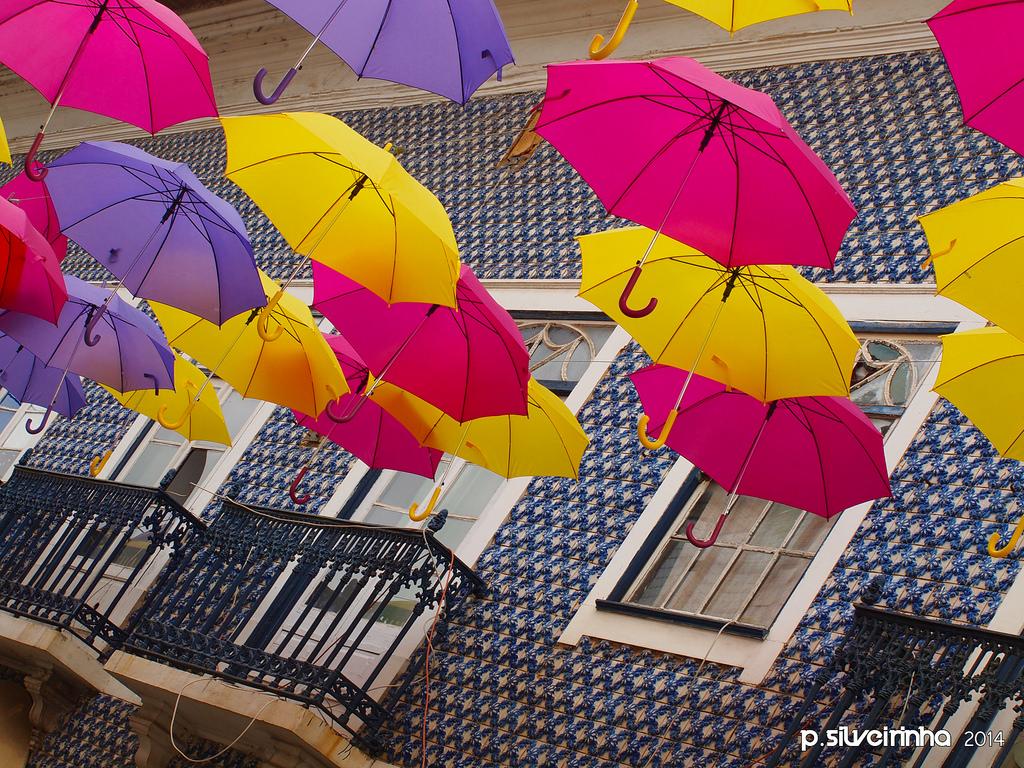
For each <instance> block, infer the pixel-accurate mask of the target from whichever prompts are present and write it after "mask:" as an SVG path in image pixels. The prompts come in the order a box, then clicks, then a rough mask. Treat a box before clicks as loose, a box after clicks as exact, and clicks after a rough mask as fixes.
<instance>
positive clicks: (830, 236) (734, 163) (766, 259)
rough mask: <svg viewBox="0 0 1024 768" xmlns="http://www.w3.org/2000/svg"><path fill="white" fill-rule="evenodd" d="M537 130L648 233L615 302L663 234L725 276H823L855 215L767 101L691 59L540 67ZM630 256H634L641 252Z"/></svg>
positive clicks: (611, 208) (638, 312)
mask: <svg viewBox="0 0 1024 768" xmlns="http://www.w3.org/2000/svg"><path fill="white" fill-rule="evenodd" d="M536 130H537V133H538V134H540V135H541V136H543V137H544V138H545V139H547V140H548V141H549V142H551V143H552V144H553V145H554V146H555V148H556V149H558V151H559V152H561V153H562V155H563V156H564V157H565V158H566V160H568V161H569V162H570V163H572V165H573V166H574V167H575V168H576V170H577V171H579V172H580V174H581V175H582V176H583V178H584V179H586V181H587V183H589V184H590V186H591V187H593V188H594V191H595V192H596V193H597V196H598V197H599V198H600V199H601V202H602V203H604V205H605V207H606V208H607V209H608V212H609V213H611V214H614V215H616V216H622V217H624V218H627V219H631V220H632V221H635V222H636V223H638V224H642V225H643V226H645V227H648V228H650V229H653V230H655V233H654V237H653V239H652V240H651V244H650V246H649V247H648V249H647V252H646V253H645V254H643V256H641V257H640V258H639V260H638V261H637V266H636V269H635V270H634V273H633V277H632V279H631V280H630V282H629V283H628V284H627V286H626V288H625V290H624V292H623V294H622V299H621V301H620V307H621V308H622V311H623V312H624V313H625V314H627V315H629V316H630V317H644V316H645V315H648V314H650V313H651V312H653V311H654V307H655V306H656V304H657V299H652V301H651V302H650V304H649V305H648V306H646V307H643V308H641V309H633V308H631V307H629V306H628V300H629V297H630V294H631V293H632V290H633V288H634V287H635V286H636V282H637V280H639V278H640V274H641V271H642V268H643V265H644V263H645V261H646V259H647V257H648V256H649V255H650V252H651V250H652V249H653V248H654V245H655V243H656V242H657V239H658V237H659V236H660V235H661V234H666V235H668V236H669V237H671V238H674V239H675V240H679V241H681V242H683V243H686V244H687V245H690V246H692V247H694V248H696V249H697V250H699V251H701V252H703V253H705V254H707V255H708V256H710V257H711V258H713V259H715V261H718V262H719V263H721V264H723V265H724V266H726V267H738V266H748V265H752V264H797V265H800V264H802V265H808V266H815V267H826V268H832V267H833V265H834V264H835V258H836V254H837V252H838V251H839V247H840V245H841V244H842V241H843V237H844V236H845V234H846V230H847V229H848V228H849V226H850V222H851V221H853V218H854V216H856V210H855V209H854V207H853V204H852V203H851V202H850V199H849V198H848V197H847V196H846V193H845V192H843V189H842V187H840V186H839V182H838V181H836V178H835V176H833V175H832V172H831V171H830V170H829V169H828V167H827V166H826V165H825V164H824V163H823V162H822V161H821V159H820V158H819V157H818V156H817V155H815V154H814V152H812V151H811V149H810V148H809V147H808V146H807V145H806V144H804V142H803V140H802V139H801V138H800V137H799V136H798V135H797V134H796V132H795V131H794V130H793V128H792V127H790V125H789V123H788V122H786V119H785V118H784V117H783V116H782V113H781V112H779V109H778V107H776V106H775V104H774V102H773V101H772V100H771V98H770V97H769V96H767V95H766V94H764V93H760V92H758V91H752V90H749V89H747V88H743V87H742V86H739V85H736V84H735V83H732V82H730V81H729V80H726V79H725V78H723V77H720V76H719V75H717V74H715V73H714V72H712V71H711V70H709V69H706V68H705V67H703V66H701V65H700V64H698V63H697V62H696V61H693V60H692V59H686V58H667V59H660V60H657V61H613V62H596V61H585V62H572V63H568V64H556V65H552V66H550V67H548V88H547V94H546V96H545V99H544V106H543V110H542V111H541V115H540V119H539V121H538V123H537V129H536ZM638 256H639V254H638Z"/></svg>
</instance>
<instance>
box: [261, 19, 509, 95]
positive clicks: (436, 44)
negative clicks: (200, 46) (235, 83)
mask: <svg viewBox="0 0 1024 768" xmlns="http://www.w3.org/2000/svg"><path fill="white" fill-rule="evenodd" d="M269 2H270V4H271V5H273V6H274V7H276V8H279V9H280V10H281V11H283V12H284V13H286V14H288V15H289V16H290V17H291V18H293V19H294V20H295V21H297V22H298V23H299V24H301V25H302V26H303V27H305V28H306V30H307V31H309V33H310V34H312V35H315V38H314V40H313V43H312V44H310V46H309V48H307V49H306V52H305V53H304V54H303V55H302V58H300V59H299V61H298V62H296V64H295V66H294V67H292V69H291V70H290V71H289V72H288V74H287V75H285V79H284V80H283V81H282V83H281V85H280V86H279V87H278V88H277V90H276V91H275V93H274V94H273V95H270V96H267V95H264V93H263V88H262V83H263V78H264V77H265V76H266V70H265V69H264V70H261V71H260V74H258V75H257V77H256V82H255V83H254V90H255V92H256V97H257V99H259V100H260V101H261V102H263V103H264V104H271V103H273V102H275V101H277V99H278V98H279V97H280V96H281V94H282V93H283V92H284V89H285V88H287V87H288V83H289V82H291V80H292V78H293V77H295V74H296V72H297V71H298V69H299V68H301V67H302V62H303V61H304V60H305V58H306V56H308V55H309V52H310V51H311V50H312V49H313V46H314V45H315V44H316V42H318V41H319V42H322V43H323V44H324V45H326V46H327V47H328V48H330V49H331V50H332V51H334V53H335V54H337V55H338V56H339V57H340V58H342V59H344V60H345V62H346V63H347V64H348V65H349V66H350V67H352V69H353V70H354V71H355V73H356V74H357V75H358V76H359V77H372V78H377V79H378V80H389V81H391V82H395V83H402V84H404V85H411V86H413V87H415V88H421V89H423V90H426V91H431V92H432V93H436V94H438V95H439V96H444V97H445V98H448V99H451V100H452V101H456V102H458V103H460V104H464V103H465V102H467V101H469V97H470V96H472V95H473V93H474V92H475V91H476V89H477V88H479V87H480V86H481V85H482V84H483V83H484V82H486V81H487V80H488V79H489V78H490V77H491V75H493V74H494V73H495V72H498V73H499V79H500V72H501V68H502V67H504V66H505V65H507V64H511V63H512V60H513V59H512V50H511V48H510V47H509V42H508V38H507V37H506V36H505V29H504V27H503V26H502V23H501V17H500V16H499V15H498V10H497V9H496V8H495V7H494V2H493V0H419V1H418V2H415V3H391V2H380V1H379V0H375V1H373V2H358V3H350V2H346V1H345V0H269Z"/></svg>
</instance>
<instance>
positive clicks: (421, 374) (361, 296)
mask: <svg viewBox="0 0 1024 768" xmlns="http://www.w3.org/2000/svg"><path fill="white" fill-rule="evenodd" d="M455 299H456V301H457V302H458V308H452V307H441V306H437V305H431V304H415V303H402V304H392V305H390V306H389V305H388V303H387V302H386V301H384V299H382V298H380V297H379V296H377V295H376V294H375V293H373V292H371V291H369V290H367V289H366V288H363V287H362V286H361V285H359V283H356V282H355V281H353V280H350V279H349V278H347V277H345V276H344V275H341V274H339V273H338V272H335V271H334V270H332V269H331V268H330V267H325V266H324V265H323V264H320V263H319V262H313V306H315V307H316V308H317V309H318V310H320V312H322V313H323V315H324V317H326V318H327V319H328V320H330V321H331V322H332V323H334V326H335V327H336V328H337V329H338V330H339V331H340V332H341V334H342V335H343V336H344V337H345V338H346V339H347V340H348V341H349V343H351V345H352V346H353V347H354V348H355V349H356V350H358V352H359V356H360V357H361V358H362V359H363V360H365V361H366V364H367V366H369V368H370V370H371V371H372V372H373V374H374V376H376V377H377V380H378V382H379V381H383V380H385V379H386V380H387V381H388V382H390V383H391V384H394V385H395V386H396V387H399V388H400V389H404V390H405V391H406V392H411V393H412V394H414V395H416V396H417V397H419V398H421V399H423V400H426V401H427V402H428V403H430V404H431V405H434V406H436V407H437V408H440V409H441V410H442V411H444V412H445V413H447V414H448V415H449V416H451V417H452V418H453V419H455V420H456V421H459V422H465V421H469V420H471V419H479V418H482V417H484V416H504V415H509V414H511V415H517V416H525V415H526V413H527V399H526V387H527V384H528V382H529V380H530V355H529V353H528V352H527V351H526V346H525V344H524V343H523V337H522V334H521V333H520V332H519V329H518V328H517V327H516V324H515V322H514V321H513V320H512V317H511V316H510V315H509V314H508V312H506V311H505V310H504V309H503V308H502V307H501V306H500V305H499V304H498V302H496V301H495V300H494V298H493V297H492V296H491V295H490V294H489V293H488V292H487V289H486V288H484V287H483V286H482V285H480V281H478V280H477V279H476V276H475V275H474V274H473V271H472V270H471V269H470V268H469V267H467V266H465V265H463V267H462V273H461V275H460V277H459V282H458V284H457V285H456V287H455ZM371 389H372V388H371ZM362 400H365V396H364V397H363V398H362ZM362 400H361V401H362ZM361 401H360V402H361Z"/></svg>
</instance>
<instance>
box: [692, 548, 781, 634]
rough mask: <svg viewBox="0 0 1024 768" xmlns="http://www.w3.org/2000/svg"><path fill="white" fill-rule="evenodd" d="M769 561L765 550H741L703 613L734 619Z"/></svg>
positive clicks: (769, 558)
mask: <svg viewBox="0 0 1024 768" xmlns="http://www.w3.org/2000/svg"><path fill="white" fill-rule="evenodd" d="M771 561H772V555H769V554H768V553H767V552H743V553H742V554H741V555H740V556H739V557H738V558H737V559H736V562H735V563H734V564H733V566H732V568H731V569H730V570H729V575H728V576H726V577H725V581H723V582H722V584H721V586H720V587H719V588H718V589H717V590H716V591H715V596H714V597H713V598H712V599H711V602H710V603H708V607H707V608H706V609H705V610H704V613H706V614H708V615H709V616H715V617H718V618H720V619H735V618H736V617H737V616H738V615H739V613H740V611H741V610H743V606H744V605H745V604H746V602H747V600H748V599H749V598H750V590H751V588H752V587H753V585H754V584H756V583H757V582H758V581H759V580H760V578H761V575H762V574H763V573H764V572H765V569H766V568H767V567H768V565H769V564H770V563H771Z"/></svg>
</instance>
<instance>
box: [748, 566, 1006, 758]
mask: <svg viewBox="0 0 1024 768" xmlns="http://www.w3.org/2000/svg"><path fill="white" fill-rule="evenodd" d="M866 592H867V594H866V595H865V597H864V599H863V602H861V603H859V604H857V605H856V606H855V607H854V620H853V625H852V627H851V629H850V631H849V632H848V634H847V636H846V640H845V641H844V643H843V644H842V645H841V646H840V647H839V648H838V649H837V650H836V652H835V655H834V657H833V658H832V660H831V661H830V663H829V664H828V665H827V666H826V667H824V668H822V669H821V670H820V671H819V672H818V674H817V675H816V676H815V678H814V679H813V681H811V682H810V685H809V688H808V691H807V694H806V697H805V699H804V702H803V704H802V706H801V707H800V709H799V711H798V713H797V715H796V717H794V718H793V720H792V721H791V723H790V725H789V727H788V729H787V730H786V733H785V735H784V736H783V738H782V740H781V742H780V745H779V747H778V748H777V751H776V752H775V753H774V754H773V755H772V756H771V758H770V759H769V760H768V761H767V763H766V765H767V766H768V768H773V767H774V766H780V765H785V766H800V768H812V766H813V767H815V768H816V767H817V766H835V767H837V768H850V767H851V766H864V765H871V766H874V767H875V768H883V767H884V766H897V765H899V766H908V768H909V767H912V768H925V767H926V766H927V767H929V768H930V767H931V766H941V768H967V766H968V764H974V765H977V764H978V763H977V762H974V763H972V761H974V760H975V758H976V757H977V756H978V754H979V752H980V751H981V750H983V749H986V748H987V750H988V754H986V755H984V757H983V758H979V759H982V760H983V764H984V765H991V766H1004V765H1015V764H1016V763H1014V762H1012V760H1011V757H1010V756H1011V754H1013V753H1014V749H1015V746H1016V748H1017V750H1018V753H1019V745H1018V739H1019V738H1020V736H1021V733H1022V732H1024V714H1022V710H1024V637H1018V636H1016V635H1007V634H1002V633H999V632H991V631H987V630H983V629H978V628H975V627H970V626H964V625H958V624H951V623H948V622H943V621H935V620H930V619H923V618H919V617H916V616H912V615H908V614H905V613H898V612H895V611H889V610H884V609H881V608H877V607H875V606H874V602H876V601H877V599H878V595H879V594H880V587H879V585H878V584H873V585H870V586H869V588H868V590H867V591H866ZM1007 709H1012V711H1013V713H1014V714H1016V715H1017V717H1016V718H1011V720H1010V722H1011V723H1012V725H1011V727H1010V728H1009V730H1008V731H1004V732H1002V733H1001V734H999V735H998V736H995V734H994V733H993V732H994V730H995V729H993V728H992V723H993V721H994V719H995V718H996V716H997V715H998V714H999V713H1000V712H1001V711H1003V710H1007ZM844 726H845V727H848V728H849V729H850V730H851V731H854V730H859V731H861V732H863V731H867V730H884V729H889V730H890V731H892V730H896V729H907V730H916V729H919V728H925V729H928V730H929V731H932V732H938V731H948V732H950V733H951V736H950V744H948V745H943V744H939V743H935V740H934V738H933V737H931V736H928V735H924V734H921V735H919V736H918V735H907V736H905V737H903V736H901V737H899V738H897V739H891V740H889V741H890V743H889V744H884V743H883V744H881V745H878V746H871V745H869V744H866V743H862V744H860V745H856V746H850V745H849V744H847V745H840V746H831V747H830V746H827V740H826V737H825V733H826V731H832V732H835V731H837V730H838V729H840V728H843V727H844ZM961 731H962V733H963V735H961V736H960V737H959V740H958V737H957V734H958V732H961ZM989 733H993V735H994V736H995V738H996V739H997V740H996V741H995V742H991V741H990V743H988V744H987V745H986V744H982V743H980V741H981V740H980V739H979V734H986V737H987V734H989ZM798 734H801V736H800V738H797V737H798ZM811 734H813V735H811ZM801 741H803V742H805V743H806V745H808V747H809V748H807V749H806V750H804V749H801ZM812 744H813V746H811V745H812Z"/></svg>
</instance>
